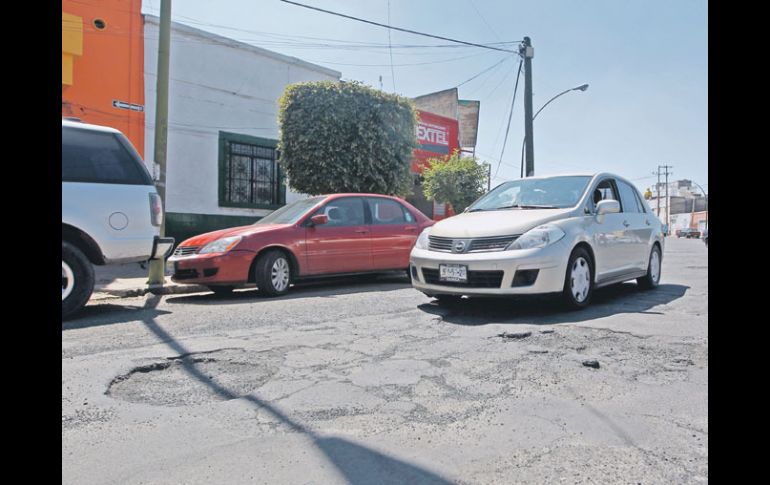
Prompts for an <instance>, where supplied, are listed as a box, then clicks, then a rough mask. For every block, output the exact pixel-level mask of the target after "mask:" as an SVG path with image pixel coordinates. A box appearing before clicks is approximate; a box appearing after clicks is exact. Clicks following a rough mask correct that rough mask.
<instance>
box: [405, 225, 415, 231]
mask: <svg viewBox="0 0 770 485" xmlns="http://www.w3.org/2000/svg"><path fill="white" fill-rule="evenodd" d="M404 230H405V231H409V232H416V231H417V228H416V227H414V226H406V227H405V228H404Z"/></svg>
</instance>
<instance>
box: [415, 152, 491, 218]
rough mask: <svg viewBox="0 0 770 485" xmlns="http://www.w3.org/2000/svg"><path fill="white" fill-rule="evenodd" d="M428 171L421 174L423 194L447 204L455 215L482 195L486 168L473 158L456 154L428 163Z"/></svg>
mask: <svg viewBox="0 0 770 485" xmlns="http://www.w3.org/2000/svg"><path fill="white" fill-rule="evenodd" d="M428 163H429V164H430V168H427V169H426V170H425V171H424V172H423V193H424V194H425V197H427V198H428V199H429V200H435V201H437V202H449V203H450V204H452V207H453V208H454V210H455V212H462V211H464V210H465V208H466V207H468V206H469V205H471V203H473V201H475V200H476V199H478V198H479V197H481V196H482V195H483V194H484V192H485V190H484V189H485V186H486V183H487V168H486V165H479V164H478V163H476V160H475V159H473V158H460V152H459V151H457V150H455V152H454V153H453V154H452V156H451V157H448V158H443V159H442V158H432V159H430V160H428Z"/></svg>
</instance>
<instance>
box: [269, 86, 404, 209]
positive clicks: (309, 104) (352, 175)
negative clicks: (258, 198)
mask: <svg viewBox="0 0 770 485" xmlns="http://www.w3.org/2000/svg"><path fill="white" fill-rule="evenodd" d="M416 119H417V115H416V112H415V110H414V106H413V104H412V102H411V101H410V100H408V99H407V98H403V97H401V96H397V95H394V94H388V93H385V92H382V91H378V90H376V89H373V88H370V87H368V86H365V85H363V84H360V83H357V82H334V81H318V82H303V83H297V84H292V85H289V86H287V87H286V89H285V90H284V92H283V95H282V96H281V99H280V100H279V111H278V125H279V128H280V135H279V141H278V149H279V150H280V164H281V167H282V168H283V169H284V170H285V171H286V175H287V177H288V179H289V185H290V186H291V188H292V189H294V190H297V191H299V192H303V193H306V194H311V195H318V194H328V193H334V192H372V193H377V194H388V195H406V194H407V193H409V192H410V191H411V189H412V184H413V178H412V175H411V173H410V165H411V160H412V151H413V150H414V148H415V147H416V146H417V140H416V137H415V125H416Z"/></svg>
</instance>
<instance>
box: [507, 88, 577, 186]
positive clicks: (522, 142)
mask: <svg viewBox="0 0 770 485" xmlns="http://www.w3.org/2000/svg"><path fill="white" fill-rule="evenodd" d="M586 89H588V84H581V85H580V86H577V87H574V88H570V89H567V90H564V91H562V92H560V93H559V94H557V95H556V96H554V97H553V98H551V99H549V100H548V102H546V103H545V104H544V105H543V106H541V107H540V109H539V110H537V113H535V116H533V117H532V121H535V118H537V115H539V114H540V112H541V111H543V108H545V107H546V106H548V105H549V104H550V103H551V101H553V100H554V99H556V98H558V97H559V96H561V95H563V94H567V93H568V92H570V91H585V90H586ZM526 142H527V138H526V137H524V139H523V140H521V178H524V145H525V144H526Z"/></svg>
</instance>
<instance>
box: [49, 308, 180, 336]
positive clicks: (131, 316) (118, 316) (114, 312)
mask: <svg viewBox="0 0 770 485" xmlns="http://www.w3.org/2000/svg"><path fill="white" fill-rule="evenodd" d="M169 313H171V312H169V311H166V310H158V309H156V308H150V309H148V308H145V307H143V306H134V305H114V304H112V303H105V304H99V305H86V306H85V307H83V309H82V310H80V311H79V312H78V313H76V314H75V315H72V316H71V317H70V318H68V319H67V320H63V321H62V325H61V327H62V331H64V330H76V329H81V328H90V327H100V326H102V325H114V324H120V323H129V322H132V321H135V320H142V319H144V318H147V316H148V314H149V317H150V318H155V317H157V316H158V315H166V314H169Z"/></svg>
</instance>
